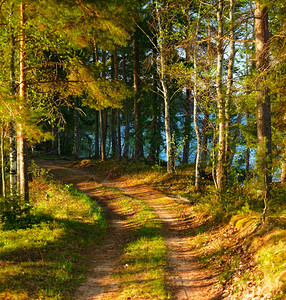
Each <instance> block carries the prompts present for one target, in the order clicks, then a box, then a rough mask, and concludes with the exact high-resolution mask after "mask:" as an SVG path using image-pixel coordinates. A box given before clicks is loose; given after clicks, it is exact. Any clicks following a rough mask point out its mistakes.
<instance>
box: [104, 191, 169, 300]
mask: <svg viewBox="0 0 286 300" xmlns="http://www.w3.org/2000/svg"><path fill="white" fill-rule="evenodd" d="M105 189H106V190H107V191H109V192H110V191H112V193H115V194H116V197H114V200H113V201H114V203H113V204H114V205H115V206H116V207H117V208H118V209H119V210H120V211H122V213H124V214H125V215H126V217H127V226H128V227H129V228H130V230H131V233H132V234H131V236H132V237H131V241H130V242H128V243H127V244H126V245H125V246H124V249H123V254H122V256H121V258H120V265H119V266H118V267H117V269H116V270H115V272H114V278H115V279H116V280H118V281H119V282H120V296H119V297H117V298H116V299H133V298H136V299H170V295H169V293H168V291H167V288H166V285H167V283H166V265H167V248H166V244H165V241H164V239H163V236H162V232H161V229H162V223H161V220H160V219H159V218H158V216H157V215H155V214H154V212H153V211H152V209H151V208H150V207H148V205H147V204H146V203H145V202H144V201H142V200H139V199H136V198H134V197H130V196H127V195H125V194H124V193H122V192H121V191H120V190H118V189H116V188H108V187H105Z"/></svg>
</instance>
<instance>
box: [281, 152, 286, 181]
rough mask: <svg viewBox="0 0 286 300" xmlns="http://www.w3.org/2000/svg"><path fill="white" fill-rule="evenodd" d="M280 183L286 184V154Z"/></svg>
mask: <svg viewBox="0 0 286 300" xmlns="http://www.w3.org/2000/svg"><path fill="white" fill-rule="evenodd" d="M280 181H281V182H282V183H285V182H286V153H284V154H283V157H282V170H281V177H280Z"/></svg>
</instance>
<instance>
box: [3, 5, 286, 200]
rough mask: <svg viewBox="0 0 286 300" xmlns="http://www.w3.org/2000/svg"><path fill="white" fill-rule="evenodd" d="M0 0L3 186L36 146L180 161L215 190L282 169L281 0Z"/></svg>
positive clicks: (9, 187)
mask: <svg viewBox="0 0 286 300" xmlns="http://www.w3.org/2000/svg"><path fill="white" fill-rule="evenodd" d="M0 5H1V6H0V17H1V19H0V30H1V34H0V45H1V49H0V51H1V58H0V64H1V71H0V80H1V87H0V97H1V103H0V105H1V106H0V108H1V111H2V114H1V165H2V172H1V174H2V180H1V182H2V184H1V189H2V194H3V195H4V196H5V195H6V196H8V195H11V197H12V198H14V197H16V195H18V194H19V195H22V196H23V197H24V198H25V199H26V200H28V171H27V170H28V162H27V160H28V157H29V156H30V155H35V154H36V153H40V152H41V151H44V152H47V153H50V154H55V155H58V156H73V157H74V158H80V157H89V158H95V159H100V160H106V159H109V158H114V159H117V160H122V159H135V160H138V159H145V160H146V161H149V162H150V163H152V164H160V165H164V164H165V161H166V164H167V172H169V173H172V172H174V171H175V169H176V166H178V165H180V164H187V163H191V164H194V166H195V177H194V184H195V187H196V188H197V189H200V186H201V180H202V178H211V179H212V180H213V182H214V184H215V186H216V188H217V190H218V192H219V193H220V194H222V192H223V191H224V190H225V189H226V188H227V187H228V186H229V185H233V182H234V181H238V182H239V184H242V183H243V182H248V181H252V182H253V186H255V187H256V188H257V190H258V194H259V195H261V197H264V199H267V198H268V197H269V190H270V184H271V182H272V181H273V180H274V181H281V182H284V181H285V180H286V157H285V145H286V144H285V143H286V140H285V133H284V130H285V113H286V112H285V107H286V106H285V97H284V94H285V84H284V82H285V53H286V49H285V13H286V7H285V3H284V1H276V2H275V3H272V2H271V1H244V0H236V1H235V0H228V1H226V0H218V1H204V2H203V1H196V0H194V1H184V0H179V1H171V0H166V1H132V0H130V1H117V0H112V1H108V2H107V1H96V2H94V1H88V0H86V1H68V0H66V1H64V0H62V1H60V0H54V1H41V3H39V2H38V1H32V0H31V1H28V0H27V1H18V0H13V1H12V0H11V1H9V0H3V1H1V3H0Z"/></svg>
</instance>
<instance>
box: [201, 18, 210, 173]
mask: <svg viewBox="0 0 286 300" xmlns="http://www.w3.org/2000/svg"><path fill="white" fill-rule="evenodd" d="M207 54H208V65H207V70H208V72H209V74H210V73H211V66H212V62H211V25H210V20H208V43H207ZM206 86H207V100H206V103H205V108H204V121H203V132H202V158H201V172H204V173H205V172H206V167H207V158H208V157H207V155H208V134H207V132H208V129H209V124H210V121H209V108H210V99H211V79H210V76H208V77H207V79H206Z"/></svg>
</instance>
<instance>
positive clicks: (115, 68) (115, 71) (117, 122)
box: [113, 50, 121, 160]
mask: <svg viewBox="0 0 286 300" xmlns="http://www.w3.org/2000/svg"><path fill="white" fill-rule="evenodd" d="M113 57H114V58H113V60H114V75H115V80H116V81H117V80H118V60H117V52H116V50H115V52H114V55H113ZM120 115H121V114H120V108H117V109H116V127H117V148H116V149H117V151H116V157H117V159H118V160H120V159H121V122H120Z"/></svg>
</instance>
